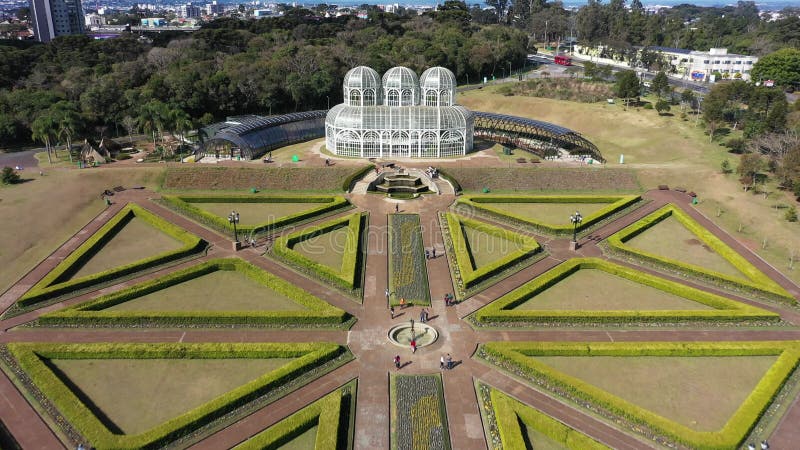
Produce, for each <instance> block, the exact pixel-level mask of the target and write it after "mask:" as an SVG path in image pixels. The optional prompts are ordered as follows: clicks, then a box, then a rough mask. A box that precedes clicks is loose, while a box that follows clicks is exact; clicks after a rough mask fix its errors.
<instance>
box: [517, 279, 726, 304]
mask: <svg viewBox="0 0 800 450" xmlns="http://www.w3.org/2000/svg"><path fill="white" fill-rule="evenodd" d="M514 309H522V310H569V309H575V310H578V309H579V310H588V311H603V310H606V311H608V310H703V309H705V310H710V309H714V308H712V307H710V306H706V305H703V304H702V303H698V302H693V301H691V300H688V299H685V298H683V297H679V296H677V295H674V294H670V293H668V292H664V291H661V290H659V289H656V288H653V287H650V286H645V285H643V284H639V283H636V282H633V281H631V280H626V279H624V278H622V277H618V276H616V275H613V274H610V273H607V272H604V271H602V270H597V269H581V270H578V271H577V272H575V273H573V274H571V275H569V276H568V277H566V278H565V279H563V280H561V281H559V282H558V283H556V284H555V285H553V286H551V287H549V288H547V289H546V290H544V291H543V292H541V293H540V294H538V295H536V296H535V297H533V298H531V299H530V300H528V301H526V302H525V303H522V304H521V305H519V306H517V307H516V308H514Z"/></svg>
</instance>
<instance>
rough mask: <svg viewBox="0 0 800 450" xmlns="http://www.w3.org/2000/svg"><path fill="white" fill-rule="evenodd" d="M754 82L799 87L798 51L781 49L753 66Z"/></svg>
mask: <svg viewBox="0 0 800 450" xmlns="http://www.w3.org/2000/svg"><path fill="white" fill-rule="evenodd" d="M751 77H752V79H754V80H774V81H775V83H777V84H778V85H779V86H797V85H800V50H798V49H796V48H782V49H780V50H778V51H776V52H773V53H770V54H769V55H767V56H764V57H763V58H761V59H759V60H758V62H757V63H755V64H754V65H753V71H752V73H751Z"/></svg>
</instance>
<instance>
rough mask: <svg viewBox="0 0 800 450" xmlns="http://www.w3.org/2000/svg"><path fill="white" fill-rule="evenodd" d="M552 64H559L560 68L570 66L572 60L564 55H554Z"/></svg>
mask: <svg viewBox="0 0 800 450" xmlns="http://www.w3.org/2000/svg"><path fill="white" fill-rule="evenodd" d="M553 62H555V63H556V64H560V65H562V66H571V65H572V58H570V57H569V56H566V55H556V57H555V58H553Z"/></svg>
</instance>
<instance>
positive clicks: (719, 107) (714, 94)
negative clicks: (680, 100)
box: [703, 84, 728, 142]
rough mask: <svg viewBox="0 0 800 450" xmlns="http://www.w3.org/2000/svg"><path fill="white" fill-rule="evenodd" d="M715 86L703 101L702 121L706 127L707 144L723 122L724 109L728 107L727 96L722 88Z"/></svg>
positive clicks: (721, 86)
mask: <svg viewBox="0 0 800 450" xmlns="http://www.w3.org/2000/svg"><path fill="white" fill-rule="evenodd" d="M723 86H724V85H720V84H718V85H715V86H714V87H713V88H711V92H709V93H708V95H706V97H705V99H703V120H705V122H706V126H708V135H709V142H712V141H713V140H714V136H715V135H716V134H717V130H718V129H719V127H720V125H721V124H722V122H723V121H724V120H725V108H726V107H727V105H728V95H727V92H726V90H725V88H724V87H723Z"/></svg>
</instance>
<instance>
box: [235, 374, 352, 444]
mask: <svg viewBox="0 0 800 450" xmlns="http://www.w3.org/2000/svg"><path fill="white" fill-rule="evenodd" d="M355 385H356V383H355V381H353V382H350V383H348V384H347V385H345V386H343V387H341V388H339V389H336V390H335V391H333V392H331V393H330V394H328V395H326V396H324V397H322V398H321V399H319V400H317V401H315V402H314V403H311V404H310V405H308V406H306V407H304V408H303V409H301V410H300V411H298V412H296V413H294V414H292V415H291V416H289V417H287V418H285V419H283V420H281V421H280V422H278V423H277V424H275V425H273V426H271V427H269V428H267V429H266V430H264V431H262V432H260V433H258V434H257V435H255V436H253V437H252V438H250V439H248V440H246V441H244V442H242V443H241V444H239V445H237V446H236V447H233V448H234V450H260V449H265V448H280V447H281V446H282V445H286V444H287V443H288V442H290V441H291V440H292V439H294V438H296V437H298V436H300V435H301V434H303V433H304V432H306V431H308V430H309V429H311V428H313V427H314V426H317V427H318V428H317V436H316V440H315V442H314V449H331V450H335V449H337V448H343V447H342V443H346V442H348V441H349V440H350V439H349V438H350V437H349V436H341V435H340V430H341V431H344V430H346V431H347V433H348V435H349V434H351V433H352V431H353V430H352V427H349V426H348V427H347V428H345V427H344V426H343V425H344V421H345V420H347V419H348V418H349V417H348V416H349V415H350V411H349V410H348V409H347V408H348V406H349V404H352V403H353V397H355Z"/></svg>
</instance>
